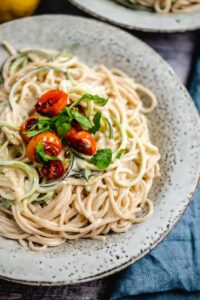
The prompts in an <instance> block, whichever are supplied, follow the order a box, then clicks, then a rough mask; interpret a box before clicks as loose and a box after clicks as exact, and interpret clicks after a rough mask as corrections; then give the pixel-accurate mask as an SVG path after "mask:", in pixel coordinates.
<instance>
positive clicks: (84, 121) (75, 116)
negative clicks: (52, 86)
mask: <svg viewBox="0 0 200 300" xmlns="http://www.w3.org/2000/svg"><path fill="white" fill-rule="evenodd" d="M61 115H64V116H67V117H68V120H69V122H71V121H72V120H76V121H77V122H78V123H79V124H80V126H81V128H83V129H85V130H88V129H90V128H91V127H92V124H91V122H90V120H89V119H88V118H87V117H85V116H84V115H82V114H81V113H79V112H78V111H77V110H74V109H70V108H69V107H65V108H64V110H63V112H62V113H61Z"/></svg>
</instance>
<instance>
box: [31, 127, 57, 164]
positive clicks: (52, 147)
mask: <svg viewBox="0 0 200 300" xmlns="http://www.w3.org/2000/svg"><path fill="white" fill-rule="evenodd" d="M40 141H41V142H42V143H43V145H44V152H45V153H46V154H48V155H52V156H57V155H58V154H59V153H60V151H61V149H62V144H61V141H60V139H59V137H58V136H57V135H55V134H54V133H52V132H50V131H45V132H43V133H40V134H38V135H36V136H34V137H33V138H32V139H31V140H30V142H29V143H28V146H27V148H26V155H27V156H28V158H29V159H30V160H31V161H36V159H37V157H36V147H37V145H38V143H39V142H40Z"/></svg>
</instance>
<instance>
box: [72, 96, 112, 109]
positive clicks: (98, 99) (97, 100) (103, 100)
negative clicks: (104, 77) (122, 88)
mask: <svg viewBox="0 0 200 300" xmlns="http://www.w3.org/2000/svg"><path fill="white" fill-rule="evenodd" d="M83 100H90V101H94V102H95V103H97V104H99V105H102V106H104V105H106V103H107V102H108V98H107V99H106V98H102V97H99V96H98V95H91V94H84V95H83V96H82V97H81V98H80V99H78V100H77V101H75V102H74V103H72V104H71V106H70V108H72V107H74V106H77V105H78V104H79V103H80V102H81V101H83Z"/></svg>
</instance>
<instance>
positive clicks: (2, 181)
mask: <svg viewBox="0 0 200 300" xmlns="http://www.w3.org/2000/svg"><path fill="white" fill-rule="evenodd" d="M4 46H5V47H6V48H7V49H8V51H9V52H10V57H9V58H8V59H7V60H6V62H5V63H4V65H3V67H2V83H1V89H0V141H1V145H0V236H2V237H6V238H9V239H13V240H18V241H19V243H20V244H21V245H25V244H26V242H27V243H28V246H29V248H30V249H31V250H34V251H39V250H43V249H45V248H47V247H48V246H50V247H52V246H58V245H61V244H63V243H64V242H65V241H66V240H68V239H79V238H91V239H97V240H102V239H104V238H105V235H106V234H107V233H109V232H111V231H112V232H116V233H119V232H125V231H127V230H128V229H129V228H130V226H131V225H132V224H134V223H140V222H144V221H145V220H146V219H147V218H149V217H150V216H151V215H152V213H153V203H152V201H151V200H150V199H149V198H148V193H149V191H150V189H151V186H152V183H153V180H154V178H155V177H157V176H158V175H159V164H158V161H159V159H160V154H159V151H158V148H157V147H156V146H154V145H153V144H152V143H151V142H150V138H149V132H148V123H147V118H146V114H148V113H150V112H152V111H153V110H154V108H155V107H156V104H157V101H156V98H155V96H154V94H153V93H152V92H151V91H150V90H149V89H147V88H146V87H144V86H142V85H141V84H138V83H136V82H135V81H134V80H133V79H131V78H129V77H128V76H127V75H126V74H125V73H123V72H122V71H121V70H118V69H108V68H106V67H105V66H103V65H99V66H96V67H94V68H91V67H89V66H87V65H86V64H84V63H82V62H81V61H79V59H78V58H76V57H74V56H72V55H70V54H69V53H68V51H66V50H63V51H55V50H46V49H41V50H39V49H21V50H20V51H18V52H17V51H16V50H15V49H14V48H13V47H11V46H10V45H9V44H8V43H7V42H5V43H4ZM50 89H51V90H52V89H57V90H60V91H63V92H66V93H68V94H69V97H70V101H72V103H75V102H76V101H77V100H78V99H80V97H82V96H83V95H84V94H88V93H90V94H93V95H99V97H104V98H109V101H108V102H107V104H106V105H105V106H104V107H102V106H100V105H99V104H98V103H95V102H93V101H87V99H86V100H84V101H82V102H81V106H82V107H83V108H84V109H85V111H86V115H87V116H88V118H89V119H90V120H91V122H92V117H93V116H94V114H95V113H96V112H101V113H102V118H101V123H100V129H99V131H97V132H96V133H95V134H94V138H95V141H96V144H97V149H98V148H99V149H100V148H109V149H111V150H112V162H111V163H110V165H109V166H108V167H107V168H106V169H104V170H101V169H99V168H98V167H97V166H96V165H94V164H91V161H90V160H88V159H87V155H80V153H77V152H76V151H74V152H70V147H68V146H66V147H65V149H62V151H61V152H60V153H59V155H58V157H59V159H61V160H62V161H64V163H65V165H66V166H67V168H68V171H67V172H66V174H65V176H64V177H63V178H61V179H59V180H54V181H53V180H47V179H41V178H40V177H39V174H38V171H37V170H38V163H37V162H31V161H30V160H29V159H28V158H27V156H26V143H25V142H24V140H23V139H22V137H21V135H20V132H19V128H20V126H21V124H22V122H23V121H24V119H26V118H27V117H28V116H30V115H31V114H33V108H34V104H35V102H36V99H38V97H40V96H41V95H42V94H44V93H45V92H47V91H48V90H50ZM146 101H147V102H146ZM146 103H148V106H147V105H145V104H146ZM66 153H67V154H66Z"/></svg>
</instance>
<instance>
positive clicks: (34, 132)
mask: <svg viewBox="0 0 200 300" xmlns="http://www.w3.org/2000/svg"><path fill="white" fill-rule="evenodd" d="M47 130H50V126H49V125H47V126H46V127H42V128H41V129H40V130H29V131H27V132H26V135H27V136H28V137H34V136H36V135H38V134H40V133H42V132H44V131H47Z"/></svg>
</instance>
